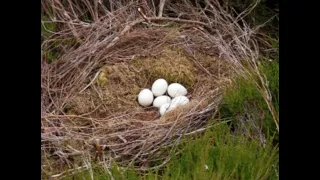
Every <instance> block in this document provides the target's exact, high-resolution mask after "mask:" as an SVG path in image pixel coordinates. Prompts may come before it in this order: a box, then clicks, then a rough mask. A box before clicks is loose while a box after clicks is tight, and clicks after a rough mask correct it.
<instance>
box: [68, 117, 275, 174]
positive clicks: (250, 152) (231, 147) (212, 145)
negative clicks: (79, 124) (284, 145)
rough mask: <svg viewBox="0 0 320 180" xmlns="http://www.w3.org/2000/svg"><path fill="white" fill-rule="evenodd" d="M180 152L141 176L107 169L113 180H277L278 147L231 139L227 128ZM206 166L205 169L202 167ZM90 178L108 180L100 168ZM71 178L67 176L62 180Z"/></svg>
mask: <svg viewBox="0 0 320 180" xmlns="http://www.w3.org/2000/svg"><path fill="white" fill-rule="evenodd" d="M180 149H183V150H184V151H183V153H182V154H180V155H178V156H175V155H173V156H172V160H171V161H170V163H169V164H168V165H167V166H166V167H165V168H164V169H163V170H162V171H158V172H149V173H146V174H144V175H142V174H139V173H138V172H135V171H133V170H130V168H129V170H127V171H123V172H121V171H119V170H118V169H117V167H116V166H113V168H112V169H111V170H110V173H111V174H112V177H113V178H114V179H164V180H167V179H176V180H180V179H277V178H278V177H277V176H278V175H277V172H278V147H277V146H273V145H272V144H268V145H267V146H266V147H264V148H263V147H262V146H261V145H260V143H259V141H257V140H255V139H254V140H248V137H247V136H246V135H240V136H233V135H232V134H231V133H230V126H229V125H227V124H224V123H223V124H219V125H217V126H215V127H213V128H212V129H210V130H207V131H206V133H205V135H204V136H201V137H197V138H195V139H190V138H187V139H185V142H184V143H183V144H181V145H180ZM205 166H207V168H206V167H205ZM93 177H94V179H101V180H102V179H110V177H111V176H110V174H109V173H107V172H106V171H105V170H104V169H103V168H102V167H101V166H95V167H94V168H93ZM73 178H74V179H90V173H89V171H82V172H80V173H78V174H76V175H75V176H74V177H73ZM65 179H66V180H67V179H72V177H71V176H69V177H67V178H65Z"/></svg>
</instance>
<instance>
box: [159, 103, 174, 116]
mask: <svg viewBox="0 0 320 180" xmlns="http://www.w3.org/2000/svg"><path fill="white" fill-rule="evenodd" d="M175 107H176V105H174V104H171V103H166V104H163V105H162V106H161V107H160V108H159V112H160V115H161V116H163V115H164V114H165V113H166V112H168V111H170V110H172V109H174V108H175Z"/></svg>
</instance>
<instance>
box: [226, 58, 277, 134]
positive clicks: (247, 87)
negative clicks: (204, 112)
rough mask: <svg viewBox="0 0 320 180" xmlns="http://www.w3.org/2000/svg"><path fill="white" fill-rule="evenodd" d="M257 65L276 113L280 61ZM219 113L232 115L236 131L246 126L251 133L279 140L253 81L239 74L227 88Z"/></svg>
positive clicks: (230, 116) (228, 116) (271, 119)
mask: <svg viewBox="0 0 320 180" xmlns="http://www.w3.org/2000/svg"><path fill="white" fill-rule="evenodd" d="M259 68H260V70H261V72H262V73H263V74H264V75H265V76H266V78H267V79H268V82H269V89H270V92H271V96H272V102H273V105H274V107H275V110H276V112H277V114H279V64H278V63H277V62H266V61H265V62H263V63H262V64H261V65H260V67H259ZM220 116H221V118H231V119H232V120H233V125H234V126H236V128H237V129H238V130H240V131H241V130H242V132H243V130H244V129H245V130H244V131H247V132H249V134H250V135H251V136H258V135H260V136H263V137H264V138H266V137H267V136H273V135H275V140H277V139H278V133H277V131H276V126H275V124H274V120H273V118H272V115H271V113H270V112H269V109H268V106H267V104H266V102H265V101H264V99H263V97H262V95H261V93H260V92H259V91H258V89H257V88H256V86H255V84H254V83H253V82H250V81H247V80H245V79H244V78H240V77H239V78H238V79H236V80H235V83H234V84H233V85H232V86H231V87H228V88H226V90H225V92H224V103H223V105H222V107H221V110H220ZM241 126H242V127H241ZM261 131H262V132H261Z"/></svg>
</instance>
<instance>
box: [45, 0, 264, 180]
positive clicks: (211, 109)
mask: <svg viewBox="0 0 320 180" xmlns="http://www.w3.org/2000/svg"><path fill="white" fill-rule="evenodd" d="M50 2H51V1H50ZM88 2H89V1H88ZM49 4H50V3H49ZM49 4H48V1H43V2H42V6H43V7H44V9H50V8H52V7H56V8H53V9H54V10H55V13H56V14H60V17H61V18H62V19H61V20H56V21H55V22H56V23H57V24H58V26H59V27H60V28H62V29H63V30H64V31H60V33H56V34H54V35H52V36H50V37H49V38H48V39H47V40H45V41H44V42H43V44H42V50H43V58H42V63H41V65H42V83H41V95H42V101H41V109H42V119H41V124H42V127H41V129H42V133H41V138H42V144H41V149H42V158H43V159H42V163H43V164H44V166H42V170H43V173H44V174H46V175H50V176H51V177H59V176H60V175H62V174H61V172H63V171H64V168H65V167H68V168H70V169H72V168H76V167H78V168H79V167H82V166H84V165H85V166H84V167H87V165H86V162H88V161H87V160H88V159H89V160H90V159H92V160H97V161H102V162H111V160H113V161H115V162H117V163H118V165H120V166H128V165H133V166H134V167H135V168H137V169H140V170H147V169H148V168H156V167H158V166H161V165H163V164H164V163H166V162H168V151H164V150H163V149H170V148H172V147H174V146H175V145H177V144H178V142H179V140H181V138H182V136H183V135H191V134H194V133H196V132H200V131H202V130H203V128H204V127H205V126H206V123H207V121H208V120H209V119H213V117H214V115H215V113H216V112H217V110H218V107H219V105H220V103H221V99H222V95H221V91H220V89H221V87H222V86H224V85H225V84H226V83H228V82H229V81H230V79H231V78H232V76H233V75H235V74H236V73H238V74H239V72H241V71H244V68H243V67H242V65H241V63H239V59H249V60H250V62H249V63H248V65H252V62H251V60H255V59H256V58H257V54H256V52H257V51H258V50H257V49H255V50H254V51H253V50H252V48H251V49H250V48H248V47H249V46H250V45H249V44H250V43H253V45H254V46H253V47H255V41H252V40H251V39H250V38H251V35H250V34H246V33H245V30H246V29H245V28H247V27H246V26H245V27H240V26H238V24H232V23H233V22H235V19H234V18H232V17H231V16H229V15H228V14H227V13H226V12H225V11H224V10H223V9H222V8H221V7H220V6H219V4H218V3H217V2H216V1H212V2H211V3H209V5H210V6H208V8H209V9H211V11H212V12H211V13H213V14H212V15H211V16H214V17H215V18H214V20H213V19H212V23H211V25H210V23H208V22H206V23H203V22H201V21H198V19H201V18H199V17H207V18H208V17H209V16H210V15H207V14H201V13H198V14H195V12H193V11H192V13H193V14H192V13H191V9H192V7H193V6H192V5H191V4H184V5H183V6H176V5H174V4H168V8H169V9H171V10H174V9H175V10H177V9H179V8H180V9H179V11H190V12H186V14H188V13H189V14H190V16H189V17H186V18H187V19H189V20H187V21H181V20H180V19H177V18H171V19H170V18H150V19H151V20H150V19H149V20H150V21H154V22H159V21H160V22H169V24H165V25H163V24H162V25H161V26H154V25H152V24H151V25H150V24H149V25H145V24H143V22H145V19H143V18H141V16H140V15H139V13H138V12H136V11H135V10H136V7H137V4H134V2H131V4H130V3H129V4H128V5H127V6H121V8H119V9H117V10H114V12H113V13H112V14H111V15H110V13H106V14H108V15H106V14H104V15H105V16H103V20H96V21H94V22H92V23H85V22H84V21H81V19H79V16H75V14H77V12H74V11H71V9H72V8H71V7H72V6H75V5H74V4H69V5H63V4H61V3H59V1H52V2H51V4H50V5H49ZM98 6H100V5H98ZM101 11H102V10H101ZM101 11H99V13H102V12H103V11H102V12H101ZM63 12H67V14H65V13H63ZM209 14H210V13H209ZM66 15H68V16H66ZM102 15H103V13H102ZM102 15H100V16H102ZM63 17H64V18H65V19H63ZM74 18H75V20H74V21H73V22H74V23H70V21H68V19H74ZM211 18H212V17H211ZM172 19H173V20H172ZM190 19H191V20H190ZM192 19H194V20H192ZM208 20H210V18H209V19H207V20H203V21H208ZM61 22H62V23H61ZM213 22H215V23H213ZM243 23H244V22H243ZM204 24H206V25H204ZM214 24H215V25H214ZM218 24H219V26H217V25H218ZM244 25H245V23H244ZM204 26H205V27H204ZM209 29H210V30H209ZM213 32H215V33H213ZM232 37H233V38H232ZM57 44H58V45H57ZM54 50H55V51H59V52H62V53H60V56H58V57H56V58H57V59H58V60H56V61H53V62H51V63H48V62H47V60H48V53H47V52H49V51H54ZM253 62H254V61H253ZM253 64H254V65H255V63H253ZM158 78H164V79H166V80H167V81H168V82H169V83H173V82H178V83H181V84H183V85H185V86H186V87H187V89H188V97H189V99H190V103H189V104H187V105H185V106H182V107H179V108H177V109H175V110H172V111H170V112H168V113H166V114H165V115H164V116H163V117H160V115H159V112H158V109H157V108H153V107H147V108H143V107H141V106H139V104H138V102H137V100H136V97H137V95H138V93H139V91H140V90H141V89H143V88H151V85H152V83H153V82H154V81H155V80H156V79H158ZM84 159H86V160H84ZM154 161H157V162H159V161H160V162H161V163H160V165H159V164H158V165H157V166H154V167H152V164H154ZM55 173H57V174H58V175H56V176H55V175H53V174H55ZM59 173H60V174H59ZM52 175H53V176H52Z"/></svg>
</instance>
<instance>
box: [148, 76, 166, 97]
mask: <svg viewBox="0 0 320 180" xmlns="http://www.w3.org/2000/svg"><path fill="white" fill-rule="evenodd" d="M167 88H168V83H167V81H166V80H164V79H158V80H156V81H155V82H154V83H153V84H152V88H151V90H152V93H153V95H154V96H161V95H164V93H166V91H167Z"/></svg>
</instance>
